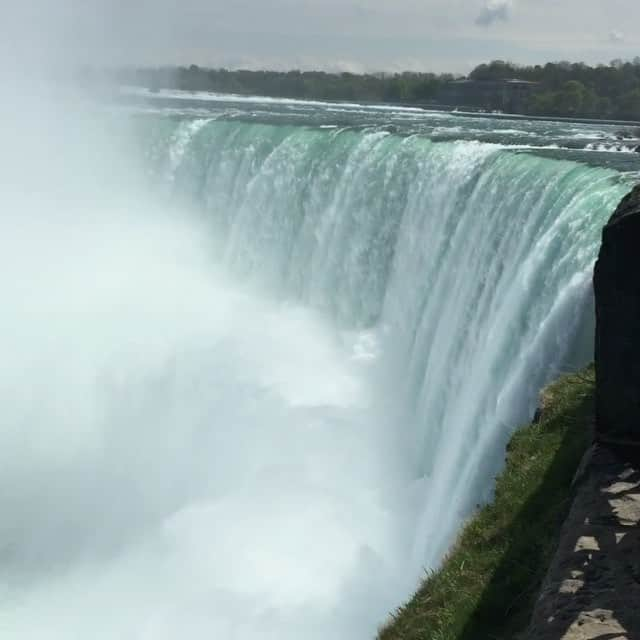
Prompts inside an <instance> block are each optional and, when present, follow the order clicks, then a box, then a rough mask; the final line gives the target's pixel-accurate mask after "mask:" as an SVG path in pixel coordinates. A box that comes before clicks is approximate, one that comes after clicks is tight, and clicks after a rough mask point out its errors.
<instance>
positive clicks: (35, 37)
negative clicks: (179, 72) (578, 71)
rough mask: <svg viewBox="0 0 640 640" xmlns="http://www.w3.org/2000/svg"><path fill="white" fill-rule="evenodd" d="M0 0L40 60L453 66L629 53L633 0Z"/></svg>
mask: <svg viewBox="0 0 640 640" xmlns="http://www.w3.org/2000/svg"><path fill="white" fill-rule="evenodd" d="M1 1H2V3H3V4H5V3H6V7H3V23H4V26H5V28H7V27H8V29H6V34H5V38H4V46H5V47H8V48H9V49H10V50H11V51H12V52H13V54H14V56H15V51H16V48H18V49H22V50H23V51H24V52H26V54H27V55H29V54H33V52H34V51H40V52H46V55H43V56H42V58H43V60H46V61H49V62H51V61H52V60H56V61H57V62H58V61H59V59H60V58H61V57H62V58H67V59H71V60H73V61H74V62H77V63H88V64H115V65H120V64H134V65H165V64H192V63H194V64H199V65H202V66H213V67H219V66H225V67H228V68H238V67H244V68H257V69H264V68H269V69H292V68H300V69H325V70H329V71H345V70H346V71H354V72H364V71H399V70H420V71H437V72H442V71H450V72H456V73H464V72H467V71H469V70H471V69H472V68H473V67H474V66H475V65H477V64H479V63H481V62H485V61H489V60H492V59H503V60H509V61H513V62H516V63H521V64H529V63H544V62H547V61H555V60H571V61H585V62H588V63H599V62H609V61H610V60H612V59H614V58H622V59H631V58H634V57H635V56H639V55H640V31H639V30H638V29H637V27H636V26H637V25H638V24H640V2H638V0H224V1H223V0H180V1H178V0H171V1H170V0H58V1H57V2H54V1H53V0H31V2H21V3H17V2H13V3H11V2H10V0H1ZM12 57H13V56H12Z"/></svg>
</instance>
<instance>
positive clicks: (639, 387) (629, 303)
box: [594, 185, 640, 456]
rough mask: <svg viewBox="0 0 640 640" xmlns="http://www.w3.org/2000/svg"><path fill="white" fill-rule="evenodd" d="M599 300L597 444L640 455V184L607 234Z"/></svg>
mask: <svg viewBox="0 0 640 640" xmlns="http://www.w3.org/2000/svg"><path fill="white" fill-rule="evenodd" d="M594 289H595V297H596V345H595V359H596V379H597V384H596V440H597V441H600V442H602V443H607V444H609V445H615V446H616V448H621V449H622V450H628V451H634V452H635V453H634V456H635V455H637V453H638V452H640V185H639V186H637V187H636V188H635V189H634V190H633V191H632V192H631V193H630V194H629V195H628V196H627V197H625V198H624V199H623V200H622V202H621V203H620V205H619V206H618V208H617V210H616V211H615V213H614V214H613V216H612V217H611V219H610V220H609V222H608V224H607V225H606V227H605V228H604V230H603V233H602V247H601V249H600V256H599V258H598V261H597V263H596V268H595V272H594Z"/></svg>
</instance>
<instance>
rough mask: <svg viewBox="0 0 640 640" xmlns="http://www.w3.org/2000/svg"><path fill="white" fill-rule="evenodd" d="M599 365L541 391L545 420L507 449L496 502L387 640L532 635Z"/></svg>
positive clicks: (584, 441)
mask: <svg viewBox="0 0 640 640" xmlns="http://www.w3.org/2000/svg"><path fill="white" fill-rule="evenodd" d="M594 395H595V377H594V369H593V367H589V368H587V369H586V370H585V371H582V372H580V373H578V374H575V375H569V376H565V377H563V378H561V379H560V380H558V381H557V382H555V383H554V384H552V385H550V386H549V387H547V388H546V389H545V390H544V391H543V393H542V395H541V400H542V402H541V405H542V409H541V411H540V412H539V413H538V416H537V420H536V421H534V422H533V423H532V424H530V425H528V426H526V427H524V428H522V429H520V430H518V431H517V432H516V433H515V434H514V436H513V437H512V439H511V441H510V443H509V445H508V446H507V458H506V466H505V468H504V470H503V472H502V473H501V474H500V475H499V476H498V478H497V481H496V489H495V498H494V501H493V502H492V503H491V504H488V505H486V506H484V507H482V508H480V509H479V510H478V511H477V513H476V514H475V515H474V516H473V517H472V518H471V519H470V521H469V522H468V523H467V525H466V526H465V527H464V529H463V531H462V533H461V534H460V536H459V538H458V540H457V542H456V543H455V544H454V546H453V548H452V549H451V551H450V552H449V555H448V556H447V558H446V559H445V561H444V563H443V565H442V567H441V568H440V569H439V570H438V571H435V572H433V573H431V574H430V575H428V576H427V577H426V579H425V580H424V582H423V584H422V585H421V586H420V588H419V590H418V592H417V593H416V595H415V596H414V597H413V599H412V600H411V601H410V602H409V603H408V604H406V605H405V606H403V607H402V608H401V609H399V610H398V611H397V612H396V613H395V614H394V615H393V616H392V619H391V620H390V621H389V623H388V624H387V625H386V626H385V627H384V628H383V629H382V630H381V631H380V634H379V640H454V639H455V640H481V639H484V638H486V639H497V638H499V639H503V638H504V639H507V638H514V637H516V636H517V635H519V634H520V633H521V632H524V631H525V629H526V627H527V625H528V622H529V619H530V617H531V612H532V610H533V607H534V604H535V600H536V595H537V592H538V590H539V589H540V586H541V584H542V582H543V580H544V576H545V572H546V568H547V567H548V566H549V564H550V562H551V559H552V557H553V553H554V551H555V549H556V547H557V544H558V540H559V537H560V531H561V528H562V522H563V520H564V518H565V517H566V515H567V513H568V510H569V506H570V502H571V497H572V482H573V479H574V477H575V475H576V470H577V469H578V467H579V465H580V461H581V460H582V458H583V456H584V453H585V451H586V450H587V449H588V447H589V443H590V441H591V437H592V425H593V410H594Z"/></svg>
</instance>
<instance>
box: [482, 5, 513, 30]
mask: <svg viewBox="0 0 640 640" xmlns="http://www.w3.org/2000/svg"><path fill="white" fill-rule="evenodd" d="M512 8H513V3H512V0H487V3H486V4H485V6H484V7H483V8H482V11H481V12H480V14H479V15H478V17H477V18H476V24H477V25H480V26H482V27H488V26H490V25H492V24H493V23H494V22H500V21H502V22H506V21H507V20H509V17H510V15H511V9H512Z"/></svg>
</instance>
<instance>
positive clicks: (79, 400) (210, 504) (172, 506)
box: [0, 106, 629, 640]
mask: <svg viewBox="0 0 640 640" xmlns="http://www.w3.org/2000/svg"><path fill="white" fill-rule="evenodd" d="M314 108H319V107H317V106H316V107H314ZM248 119H249V118H248V117H246V116H244V117H243V118H236V117H234V116H233V114H231V115H229V114H227V115H226V116H224V117H221V116H220V114H210V115H208V116H207V117H204V118H193V117H185V116H184V115H182V116H180V117H171V118H169V117H164V116H162V117H160V116H158V115H150V116H144V117H143V116H139V115H138V116H135V118H133V120H134V122H133V124H132V126H133V127H134V130H135V139H136V143H137V145H138V147H137V148H138V149H142V150H143V152H144V153H143V155H144V158H143V159H142V160H141V161H140V162H141V163H142V165H143V167H144V170H145V172H146V179H145V185H146V187H150V188H151V190H152V192H153V193H154V194H155V195H154V196H153V197H152V198H150V197H148V196H144V197H141V196H140V195H139V192H138V191H137V192H136V193H137V194H138V195H137V196H136V198H135V199H132V198H130V197H129V196H128V193H127V194H123V195H127V197H126V198H125V197H123V198H119V197H118V196H117V195H115V196H114V195H113V194H111V195H110V196H109V198H107V200H106V201H105V200H104V199H101V198H97V197H95V193H93V192H92V194H91V198H90V199H88V197H86V194H84V193H83V197H82V198H79V197H77V194H76V195H72V196H70V197H69V198H68V199H67V200H65V207H66V208H65V212H64V216H63V217H62V222H61V220H60V219H59V218H57V219H56V220H55V221H54V220H52V219H50V218H49V217H48V216H46V215H44V216H43V215H33V216H31V217H25V216H24V215H23V216H22V218H21V220H22V222H21V224H19V225H18V224H16V218H14V217H12V216H5V217H4V218H3V219H2V221H1V222H0V232H1V233H0V250H1V252H2V255H3V256H4V260H5V268H4V269H3V270H2V271H1V272H0V284H1V285H2V290H3V291H4V292H5V298H6V306H7V313H6V314H5V318H4V319H3V322H4V323H5V328H6V329H7V330H6V331H4V332H3V333H2V337H1V338H0V341H1V342H0V345H1V346H2V352H3V353H4V354H6V355H5V357H10V361H11V362H12V366H11V367H10V368H5V369H3V370H2V377H1V378H0V394H1V396H2V399H3V407H4V425H3V427H2V432H1V438H2V442H1V443H0V444H1V447H0V448H1V451H2V453H0V456H1V462H2V464H0V487H1V488H0V508H1V509H2V513H3V520H2V523H1V524H0V536H1V537H0V562H1V563H2V567H3V573H2V576H3V578H2V581H1V582H0V589H1V590H0V594H2V599H3V605H2V607H0V633H2V634H3V637H4V636H6V637H8V638H29V639H40V638H43V639H44V638H46V639H47V640H50V639H58V638H59V639H64V640H69V639H74V638H87V637H91V638H93V639H98V640H99V639H101V638H105V639H107V638H108V639H112V638H125V639H127V640H128V639H138V638H141V639H142V638H153V639H154V640H158V639H163V638H166V639H172V640H173V639H175V638H178V637H189V638H212V637H213V638H229V639H231V638H237V639H238V640H252V639H254V638H256V639H258V638H259V639H263V638H273V639H278V640H286V639H287V638H291V639H294V638H295V639H296V640H300V639H301V638H304V639H313V638H318V639H320V638H322V639H323V640H326V639H327V638H331V639H343V638H344V639H345V640H347V639H348V640H354V639H355V638H363V639H364V638H372V637H373V636H374V635H375V630H376V627H377V626H378V625H379V624H381V623H382V622H383V621H384V619H385V616H386V615H387V614H388V612H390V611H391V610H392V609H393V608H394V607H395V606H397V605H399V604H400V603H401V602H402V600H403V599H404V598H406V597H407V596H408V595H409V594H410V593H411V591H412V589H414V588H415V586H416V584H417V581H418V579H419V577H420V575H421V573H422V571H423V568H424V567H434V566H436V565H437V563H438V562H439V560H440V559H441V557H442V555H443V553H445V551H446V549H447V546H448V545H449V544H450V542H451V541H452V539H453V538H454V537H455V534H456V531H457V530H458V528H459V526H460V524H461V522H462V520H463V519H464V518H465V517H467V516H468V515H469V513H470V512H471V510H472V509H473V507H474V505H475V504H476V503H477V502H478V501H480V500H483V499H485V498H487V497H488V496H489V495H490V492H491V484H492V475H493V473H494V472H495V471H496V470H497V469H498V468H499V465H500V461H501V460H502V458H503V447H504V444H505V442H506V439H507V438H508V436H509V434H510V433H511V431H512V430H513V428H515V427H516V426H517V425H518V424H519V423H522V422H523V421H524V420H525V419H526V418H528V417H529V415H530V413H531V411H532V409H533V407H534V405H535V402H536V395H537V393H538V391H539V389H540V388H541V386H542V385H543V384H544V383H545V382H546V381H547V380H548V379H550V378H551V377H553V376H554V375H556V374H557V373H558V372H559V371H560V370H561V369H562V368H563V367H566V366H575V365H577V364H579V363H580V362H582V361H584V360H586V359H588V358H589V357H590V352H589V348H590V346H589V345H588V343H586V344H583V343H582V341H581V340H580V339H579V336H580V334H581V332H582V331H583V330H585V331H586V333H587V334H588V327H587V328H586V329H585V325H586V324H588V317H589V316H588V313H587V311H588V308H589V305H590V296H589V281H590V270H591V267H592V264H593V260H594V257H595V255H596V252H597V246H598V242H599V232H600V228H601V226H602V224H603V223H604V221H605V220H606V218H607V217H608V215H609V214H610V212H611V211H612V210H613V208H614V206H615V204H616V203H617V201H618V200H619V199H620V198H621V197H622V195H623V194H624V193H625V192H626V191H627V190H628V188H629V187H628V183H627V182H625V180H624V179H623V177H622V176H621V174H620V173H619V172H617V171H615V170H613V169H609V168H604V167H601V166H588V165H586V164H583V163H577V162H574V161H571V160H569V159H566V158H549V157H544V156H543V155H541V154H534V153H531V152H530V151H524V150H522V149H520V150H517V149H511V150H509V149H505V148H504V147H503V146H500V145H497V144H491V143H479V142H474V141H468V140H466V141H449V142H434V141H432V140H430V139H429V138H428V137H427V136H425V135H423V134H422V133H421V134H410V133H407V134H406V135H404V134H398V133H392V132H391V131H390V130H389V129H388V128H386V127H379V126H353V125H349V126H343V127H337V126H336V127H333V126H331V127H330V126H328V125H326V124H324V123H323V124H320V125H317V126H301V125H291V124H286V123H270V122H247V120H248ZM67 177H68V178H69V179H71V178H70V177H69V176H67ZM112 186H113V185H112ZM116 186H117V185H116ZM114 189H115V191H117V188H115V187H114ZM71 191H72V192H73V189H72V190H71ZM158 196H160V197H158ZM87 201H89V202H91V207H92V209H91V213H90V214H88V213H87V206H86V204H87ZM98 202H100V205H98V204H97V203H98ZM32 205H33V202H30V203H29V206H30V207H31V208H33V207H32ZM36 205H37V206H36V207H35V208H36V209H37V210H38V211H39V212H40V211H44V210H48V208H50V207H51V203H50V202H49V201H47V202H46V203H45V202H44V199H42V200H41V199H40V198H39V197H36ZM25 207H26V204H25V201H24V199H23V198H18V199H17V201H16V204H15V209H16V211H17V212H20V209H21V208H22V209H24V208H25ZM52 247H55V252H53V250H52ZM27 248H28V251H26V249H27ZM54 254H55V258H54V257H53V256H54ZM16 273H17V274H20V278H19V279H18V280H16V279H15V278H14V277H13V276H12V275H11V274H16ZM43 320H44V322H45V323H46V330H42V324H43ZM9 329H10V331H9Z"/></svg>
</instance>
